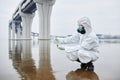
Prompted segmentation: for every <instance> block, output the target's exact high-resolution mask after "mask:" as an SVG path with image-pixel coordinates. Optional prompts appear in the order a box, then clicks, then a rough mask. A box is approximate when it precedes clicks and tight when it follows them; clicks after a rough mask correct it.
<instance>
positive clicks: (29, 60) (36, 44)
mask: <svg viewBox="0 0 120 80" xmlns="http://www.w3.org/2000/svg"><path fill="white" fill-rule="evenodd" d="M99 51H100V58H99V59H98V60H97V61H96V62H94V66H95V69H94V71H85V70H82V69H80V63H78V62H72V61H70V60H68V59H67V57H66V53H65V52H64V51H62V50H59V49H58V48H57V47H56V45H55V44H53V43H52V42H51V41H50V40H21V41H14V40H1V45H0V52H1V53H0V54H1V55H0V80H120V76H119V75H120V69H119V68H120V62H119V61H120V60H119V59H120V40H117V41H116V40H112V41H111V40H101V43H100V47H99Z"/></svg>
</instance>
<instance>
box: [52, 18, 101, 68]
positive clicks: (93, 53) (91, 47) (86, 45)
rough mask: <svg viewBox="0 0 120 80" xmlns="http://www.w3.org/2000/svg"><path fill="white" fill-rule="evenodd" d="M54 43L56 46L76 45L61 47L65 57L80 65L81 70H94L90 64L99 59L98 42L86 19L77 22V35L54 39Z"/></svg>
mask: <svg viewBox="0 0 120 80" xmlns="http://www.w3.org/2000/svg"><path fill="white" fill-rule="evenodd" d="M54 41H55V42H56V43H57V44H58V47H59V48H60V45H59V44H71V43H77V44H78V45H76V46H67V47H65V46H64V47H62V48H64V49H65V51H66V53H67V57H68V58H69V59H70V60H72V61H77V62H80V63H81V68H85V69H86V70H94V65H93V63H92V62H94V61H96V60H97V59H98V58H99V51H98V47H99V40H98V37H97V36H96V34H95V33H94V32H93V31H92V27H91V22H90V20H89V19H88V18H87V17H83V18H81V19H79V20H78V29H77V33H76V34H75V35H73V36H70V37H67V38H55V39H54Z"/></svg>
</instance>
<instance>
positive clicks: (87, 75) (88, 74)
mask: <svg viewBox="0 0 120 80" xmlns="http://www.w3.org/2000/svg"><path fill="white" fill-rule="evenodd" d="M66 80H99V78H98V75H97V74H96V73H95V72H94V71H87V70H85V69H80V68H78V69H76V70H75V71H70V72H69V73H68V74H67V75H66Z"/></svg>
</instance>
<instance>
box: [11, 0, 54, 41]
mask: <svg viewBox="0 0 120 80" xmlns="http://www.w3.org/2000/svg"><path fill="white" fill-rule="evenodd" d="M54 3H55V0H23V1H22V2H21V3H20V4H19V5H18V7H17V9H16V10H15V12H14V13H13V15H12V19H11V20H10V21H9V39H13V40H16V39H25V40H26V39H31V25H32V21H33V18H34V16H35V11H36V10H38V14H39V39H50V16H51V11H52V7H53V5H54Z"/></svg>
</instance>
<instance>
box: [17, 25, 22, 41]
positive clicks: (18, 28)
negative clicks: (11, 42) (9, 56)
mask: <svg viewBox="0 0 120 80" xmlns="http://www.w3.org/2000/svg"><path fill="white" fill-rule="evenodd" d="M21 36H22V29H21V24H20V23H19V24H17V40H19V39H21Z"/></svg>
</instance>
